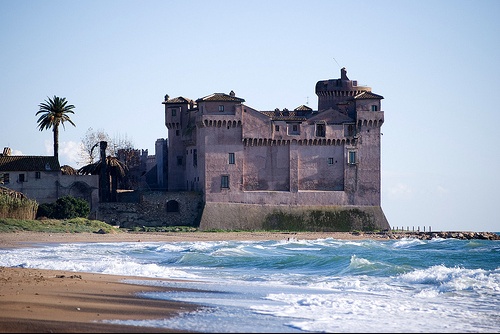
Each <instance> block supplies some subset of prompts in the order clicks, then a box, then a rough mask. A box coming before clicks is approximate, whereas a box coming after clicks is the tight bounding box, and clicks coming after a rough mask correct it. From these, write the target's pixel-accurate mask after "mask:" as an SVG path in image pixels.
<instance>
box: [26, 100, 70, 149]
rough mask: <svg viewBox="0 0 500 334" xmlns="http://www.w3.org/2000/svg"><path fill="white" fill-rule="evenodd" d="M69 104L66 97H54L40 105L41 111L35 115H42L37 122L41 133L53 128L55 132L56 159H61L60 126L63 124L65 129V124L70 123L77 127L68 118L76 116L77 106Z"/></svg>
mask: <svg viewBox="0 0 500 334" xmlns="http://www.w3.org/2000/svg"><path fill="white" fill-rule="evenodd" d="M67 103H68V101H66V98H65V97H63V98H60V97H57V96H55V95H54V97H53V98H52V99H51V98H48V101H47V100H45V102H43V103H40V105H39V108H40V110H39V111H38V112H37V113H36V114H35V116H36V115H38V114H42V115H41V116H40V118H39V119H38V121H37V123H38V128H39V129H40V131H43V130H46V129H50V128H52V131H53V132H54V157H56V158H59V125H60V124H62V126H63V128H64V122H69V123H71V124H72V125H73V126H76V125H75V123H73V121H72V120H71V119H70V118H69V116H68V114H74V112H73V109H74V108H75V106H74V105H72V104H67Z"/></svg>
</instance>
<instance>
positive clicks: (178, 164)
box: [177, 155, 182, 166]
mask: <svg viewBox="0 0 500 334" xmlns="http://www.w3.org/2000/svg"><path fill="white" fill-rule="evenodd" d="M177 166H182V156H180V155H178V156H177Z"/></svg>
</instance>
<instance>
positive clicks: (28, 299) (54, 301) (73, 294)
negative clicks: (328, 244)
mask: <svg viewBox="0 0 500 334" xmlns="http://www.w3.org/2000/svg"><path fill="white" fill-rule="evenodd" d="M289 238H295V239H299V240H300V239H307V240H314V239H320V238H336V239H344V240H346V239H350V240H354V239H357V240H359V239H368V238H372V239H373V238H375V239H377V238H384V237H383V236H378V235H368V234H366V235H365V234H361V235H355V234H351V233H337V232H335V233H322V232H299V233H281V232H276V233H273V232H175V233H174V232H172V233H150V232H147V233H131V232H123V233H114V234H98V233H37V232H16V233H0V248H6V247H24V246H28V245H36V244H37V243H44V244H46V243H51V242H54V243H74V242H154V241H165V242H175V241H222V240H287V239H289ZM130 278H131V277H129V276H127V277H122V276H115V275H104V274H91V273H79V272H68V271H57V270H40V269H24V268H6V267H0V332H1V333H26V332H29V333H47V332H51V333H125V332H127V333H168V332H180V331H178V330H169V329H165V328H151V327H138V326H122V325H113V324H104V323H100V322H99V321H101V320H105V319H135V320H142V319H162V318H168V317H172V316H175V315H176V314H178V313H180V312H187V311H193V310H195V309H196V308H197V305H194V304H187V303H180V302H173V301H163V300H150V299H144V298H140V297H138V296H137V295H136V294H137V293H140V292H144V291H158V290H161V289H162V288H158V287H148V286H143V285H133V284H129V283H121V280H123V279H130ZM140 279H141V280H144V278H142V277H141V278H140Z"/></svg>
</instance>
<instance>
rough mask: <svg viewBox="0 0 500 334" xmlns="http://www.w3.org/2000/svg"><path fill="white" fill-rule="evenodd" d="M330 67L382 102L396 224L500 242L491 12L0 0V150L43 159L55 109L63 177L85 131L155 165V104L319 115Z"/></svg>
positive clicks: (496, 10) (497, 53) (498, 14)
mask: <svg viewBox="0 0 500 334" xmlns="http://www.w3.org/2000/svg"><path fill="white" fill-rule="evenodd" d="M341 67H345V68H346V69H347V75H348V77H349V78H350V79H351V80H358V84H360V85H366V86H370V87H372V91H373V92H374V93H375V94H379V95H382V96H383V97H384V99H383V100H382V110H383V111H384V112H385V123H384V125H383V126H382V132H383V137H382V208H383V209H384V212H385V214H386V216H387V218H388V220H389V223H390V224H391V226H393V227H402V226H403V227H404V228H405V229H406V228H407V227H408V228H409V229H410V230H412V229H413V228H414V229H417V228H420V229H421V230H423V227H424V226H425V227H426V230H428V228H429V226H430V227H431V229H432V230H434V231H438V230H467V231H494V232H497V231H500V218H499V214H500V211H497V209H498V208H499V207H500V196H499V193H500V175H499V173H500V149H499V146H498V145H499V144H500V134H499V133H500V131H499V130H498V127H499V125H500V110H498V105H497V103H498V102H497V101H498V96H499V94H500V1H498V0H491V1H489V0H474V1H473V0H468V1H464V0H453V1H451V0H450V1H444V0H443V1H439V0H438V1H436V0H419V1H414V0H413V1H409V0H400V1H393V0H390V1H365V0H357V1H347V0H344V1H337V0H324V1H320V0H307V1H305V0H302V1H293V0H287V1H280V0H266V1H261V0H250V1H235V0H231V1H216V0H211V1H207V0H203V1H189V0H182V1H180V0H179V1H177V0H175V1H173V0H161V1H154V0H140V1H139V0H136V1H129V0H118V1H113V0H101V1H86V0H82V1H70V0H60V1H52V0H36V1H35V0H31V1H28V0H0V103H1V104H0V110H1V115H2V123H1V124H2V125H1V127H0V146H2V147H10V148H11V149H12V150H13V154H16V155H17V154H23V155H52V154H53V151H52V149H53V141H52V132H51V131H50V130H45V131H39V130H38V128H37V119H38V116H35V113H36V112H37V111H38V105H39V104H40V103H41V102H43V101H44V100H46V99H47V98H48V97H52V96H54V95H56V96H59V97H65V98H66V99H67V100H68V102H69V103H71V104H73V105H75V110H74V111H75V114H74V115H72V116H71V119H72V120H73V121H74V122H75V124H76V127H73V126H72V125H71V124H68V123H67V124H66V127H65V129H63V128H61V129H60V133H59V137H60V138H59V140H60V151H59V156H60V162H61V165H63V164H68V165H71V166H73V167H75V168H79V167H81V165H79V164H78V163H77V162H78V161H79V157H78V154H77V147H78V143H79V142H80V141H81V140H82V138H83V137H84V135H85V133H86V132H87V130H88V129H89V128H93V129H94V130H103V131H105V132H106V133H108V134H109V135H110V137H112V138H127V139H129V140H130V141H132V143H133V144H134V146H135V148H138V149H147V150H148V152H149V154H150V155H151V154H154V143H155V141H156V139H158V138H167V129H166V127H165V125H164V108H163V105H162V104H161V102H162V101H163V97H164V96H165V94H168V95H169V96H170V97H177V96H184V97H187V98H191V99H197V98H200V97H203V96H207V95H210V94H212V93H229V92H230V91H231V90H233V91H234V92H235V93H236V96H238V97H241V98H243V99H245V101H246V102H245V104H246V105H248V106H250V107H252V108H255V109H257V110H274V109H275V108H280V109H282V108H288V109H294V108H296V107H297V106H299V105H301V104H308V105H309V106H310V107H311V108H313V109H317V96H316V95H315V92H314V88H315V85H316V82H317V81H319V80H325V79H336V78H338V77H339V76H340V68H341ZM2 147H0V149H1V148H2Z"/></svg>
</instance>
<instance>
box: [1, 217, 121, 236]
mask: <svg viewBox="0 0 500 334" xmlns="http://www.w3.org/2000/svg"><path fill="white" fill-rule="evenodd" d="M19 231H32V232H50V233H84V232H89V233H94V232H98V231H101V233H121V231H120V229H118V228H116V227H113V226H111V225H109V224H107V223H105V222H102V221H99V220H90V219H86V218H71V219H44V220H36V219H13V218H0V232H2V233H7V232H19Z"/></svg>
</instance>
